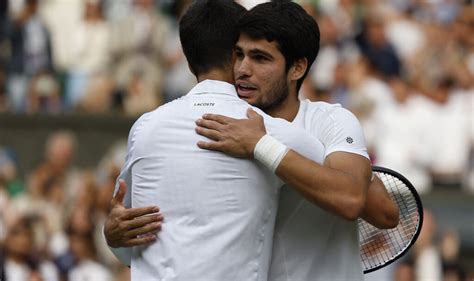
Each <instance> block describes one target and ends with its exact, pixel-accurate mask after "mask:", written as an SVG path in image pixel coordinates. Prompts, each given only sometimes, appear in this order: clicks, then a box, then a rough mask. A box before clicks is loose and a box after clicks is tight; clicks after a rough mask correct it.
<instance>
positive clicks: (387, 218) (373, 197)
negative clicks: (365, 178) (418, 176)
mask: <svg viewBox="0 0 474 281" xmlns="http://www.w3.org/2000/svg"><path fill="white" fill-rule="evenodd" d="M399 213H400V210H399V209H398V206H397V204H395V202H394V201H393V200H392V199H391V198H390V195H389V194H388V192H387V189H386V188H385V185H384V184H383V182H382V181H381V180H380V179H379V178H378V177H377V176H375V177H374V180H373V181H372V182H371V183H370V186H369V190H368V191H367V201H366V203H365V206H364V210H363V211H362V215H361V218H362V219H364V220H365V221H367V222H368V223H370V224H371V225H373V226H375V227H377V228H379V229H388V228H394V227H396V226H397V225H398V221H399Z"/></svg>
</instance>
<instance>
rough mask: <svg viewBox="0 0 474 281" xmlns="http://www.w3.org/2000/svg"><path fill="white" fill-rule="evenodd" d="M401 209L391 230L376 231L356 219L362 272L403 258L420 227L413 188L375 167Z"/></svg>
mask: <svg viewBox="0 0 474 281" xmlns="http://www.w3.org/2000/svg"><path fill="white" fill-rule="evenodd" d="M372 171H373V172H374V173H375V174H376V175H377V177H378V178H379V179H380V180H382V182H383V183H384V185H385V188H386V189H387V191H388V193H389V194H390V197H391V198H392V200H394V202H396V204H397V206H398V208H399V210H400V213H399V215H400V222H399V224H398V225H397V227H395V228H392V229H378V228H376V227H374V226H372V225H370V224H369V223H368V222H366V221H364V220H363V219H361V218H359V219H358V226H359V246H360V255H361V260H362V266H363V269H364V273H370V272H372V271H375V270H378V269H380V268H382V267H384V266H387V265H389V264H391V263H393V262H394V261H396V260H397V259H399V258H400V257H402V256H403V255H404V254H405V253H406V252H407V251H408V250H409V249H410V247H411V246H412V245H413V244H414V243H415V241H416V239H417V238H418V235H419V234H420V231H421V227H422V225H423V205H422V203H421V199H420V196H419V195H418V192H417V191H416V189H415V187H414V186H413V185H412V184H411V183H410V181H409V180H408V179H406V178H405V177H404V176H403V175H401V174H400V173H397V172H395V171H393V170H391V169H388V168H385V167H379V166H374V167H372Z"/></svg>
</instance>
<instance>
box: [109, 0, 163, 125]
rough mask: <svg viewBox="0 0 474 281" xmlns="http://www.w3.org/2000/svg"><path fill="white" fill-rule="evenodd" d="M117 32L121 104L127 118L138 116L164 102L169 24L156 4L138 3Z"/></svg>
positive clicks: (139, 0) (136, 0) (149, 0)
mask: <svg viewBox="0 0 474 281" xmlns="http://www.w3.org/2000/svg"><path fill="white" fill-rule="evenodd" d="M113 28H114V32H113V33H112V35H113V36H112V47H113V56H114V62H115V66H114V69H115V73H114V75H115V81H116V86H117V93H118V95H119V101H120V102H121V103H122V104H123V108H124V110H125V113H126V114H128V115H132V116H138V115H140V114H141V113H144V112H147V111H150V110H152V109H154V108H156V107H157V106H158V105H160V104H161V103H162V102H163V97H162V95H163V77H164V63H165V54H164V46H165V44H166V39H167V34H168V28H169V27H168V23H167V21H166V19H165V17H164V16H163V14H162V13H161V12H160V11H159V10H157V8H156V6H155V3H154V1H153V0H134V1H133V9H132V11H131V12H130V13H129V14H128V16H127V17H125V18H124V19H123V20H121V21H118V22H117V23H115V24H114V26H113ZM124 34H126V36H124Z"/></svg>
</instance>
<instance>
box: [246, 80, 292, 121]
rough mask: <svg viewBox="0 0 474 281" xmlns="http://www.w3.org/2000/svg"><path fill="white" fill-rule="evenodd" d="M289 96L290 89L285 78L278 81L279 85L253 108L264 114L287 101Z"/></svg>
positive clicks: (276, 84)
mask: <svg viewBox="0 0 474 281" xmlns="http://www.w3.org/2000/svg"><path fill="white" fill-rule="evenodd" d="M288 95H289V87H288V83H287V82H286V79H285V77H281V79H278V80H277V83H275V84H274V86H273V87H272V88H271V89H270V90H269V91H268V92H267V93H266V94H264V96H263V97H262V98H261V99H259V100H258V101H256V102H255V103H254V104H253V106H256V107H258V108H260V109H261V110H263V111H264V112H269V111H272V110H274V109H276V108H279V107H281V105H282V104H283V103H284V102H285V101H286V99H287V97H288Z"/></svg>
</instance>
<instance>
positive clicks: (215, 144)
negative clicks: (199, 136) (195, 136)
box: [197, 141, 222, 151]
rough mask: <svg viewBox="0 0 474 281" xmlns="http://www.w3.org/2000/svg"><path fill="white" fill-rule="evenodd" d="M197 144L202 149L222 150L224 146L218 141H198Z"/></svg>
mask: <svg viewBox="0 0 474 281" xmlns="http://www.w3.org/2000/svg"><path fill="white" fill-rule="evenodd" d="M197 146H198V147H199V148H202V149H207V150H213V151H222V146H221V145H220V144H219V143H218V142H205V141H198V143H197Z"/></svg>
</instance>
